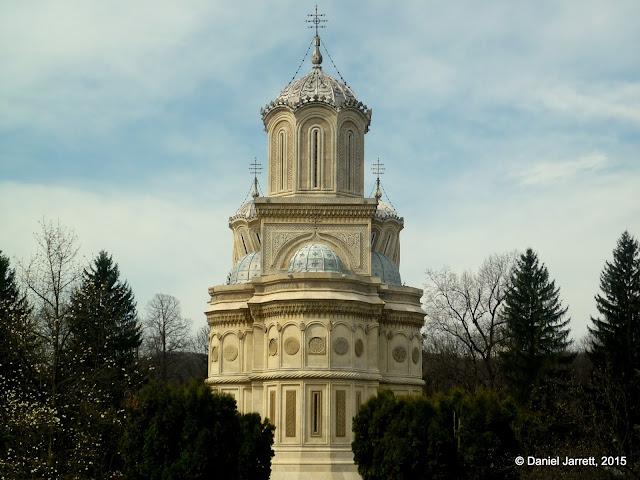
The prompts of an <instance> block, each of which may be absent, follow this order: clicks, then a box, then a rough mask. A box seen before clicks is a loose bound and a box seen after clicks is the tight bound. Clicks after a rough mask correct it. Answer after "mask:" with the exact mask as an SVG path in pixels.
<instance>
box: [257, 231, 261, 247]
mask: <svg viewBox="0 0 640 480" xmlns="http://www.w3.org/2000/svg"><path fill="white" fill-rule="evenodd" d="M256 238H257V239H258V245H260V234H259V233H258V232H256Z"/></svg>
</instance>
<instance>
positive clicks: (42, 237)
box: [19, 220, 82, 463]
mask: <svg viewBox="0 0 640 480" xmlns="http://www.w3.org/2000/svg"><path fill="white" fill-rule="evenodd" d="M40 226H41V229H42V231H41V232H40V233H36V234H35V235H34V236H35V238H36V241H37V244H38V249H37V251H36V254H35V255H34V256H33V257H31V259H30V260H29V262H28V263H26V264H24V263H20V264H19V266H20V270H21V276H22V282H23V284H24V286H25V288H26V291H27V294H28V297H29V303H30V304H31V305H32V306H33V313H34V315H35V321H36V324H37V333H38V335H39V337H40V338H41V340H42V343H43V346H44V349H45V354H46V356H47V357H48V359H49V361H48V365H47V367H48V370H49V371H48V377H49V378H48V381H49V382H48V383H49V385H50V388H49V403H50V408H51V409H53V410H54V411H55V409H56V407H57V405H58V397H59V393H60V392H59V390H60V385H61V382H63V380H64V379H63V378H62V375H61V363H62V358H63V355H64V351H65V346H66V343H67V341H68V340H69V336H70V329H69V320H70V318H69V317H70V305H71V294H72V293H73V291H74V289H75V288H76V287H77V285H78V283H79V280H80V276H81V273H82V268H81V266H80V263H79V262H78V259H77V257H78V251H79V249H80V247H79V245H78V238H77V236H76V234H75V232H74V231H73V230H71V229H69V228H67V227H65V226H64V225H61V224H60V221H58V222H57V223H56V224H55V225H54V224H53V222H51V221H49V222H46V221H45V220H42V221H41V222H40ZM52 442H53V439H52V438H51V439H50V441H49V462H50V463H52V462H53V461H54V458H53V457H54V452H53V444H52Z"/></svg>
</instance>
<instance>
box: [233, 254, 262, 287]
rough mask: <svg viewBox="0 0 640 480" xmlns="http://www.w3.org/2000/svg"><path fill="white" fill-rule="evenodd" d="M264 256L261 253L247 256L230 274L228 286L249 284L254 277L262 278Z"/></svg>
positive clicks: (239, 261)
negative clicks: (261, 266) (261, 268)
mask: <svg viewBox="0 0 640 480" xmlns="http://www.w3.org/2000/svg"><path fill="white" fill-rule="evenodd" d="M261 257H262V255H261V254H260V251H257V252H252V253H250V254H248V255H245V256H244V257H242V258H241V259H240V260H238V263H236V264H235V265H234V267H233V268H232V269H231V273H229V278H228V280H227V284H228V285H234V284H236V283H247V282H248V281H250V280H251V279H252V278H253V277H259V276H260V259H261Z"/></svg>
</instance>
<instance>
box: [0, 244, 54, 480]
mask: <svg viewBox="0 0 640 480" xmlns="http://www.w3.org/2000/svg"><path fill="white" fill-rule="evenodd" d="M43 362H44V358H43V354H42V351H41V348H40V341H39V338H38V335H37V331H36V328H35V325H34V322H33V318H32V316H31V309H30V306H29V304H28V302H27V299H26V296H25V295H24V294H23V293H22V292H21V291H20V288H19V286H18V282H17V281H16V278H15V272H14V270H12V269H11V268H10V266H9V259H8V258H7V257H5V256H4V255H2V252H0V478H36V477H38V478H41V477H42V476H44V475H46V473H47V471H48V470H49V469H48V467H47V457H48V442H47V440H46V438H47V435H46V434H47V433H48V432H50V431H51V430H52V429H53V428H55V425H56V423H57V417H56V412H55V410H53V409H51V408H50V407H49V405H48V404H49V401H48V400H49V399H48V398H47V395H46V391H42V389H41V384H40V380H42V379H43V378H44V375H43V372H44V371H45V370H46V369H45V366H44V363H43Z"/></svg>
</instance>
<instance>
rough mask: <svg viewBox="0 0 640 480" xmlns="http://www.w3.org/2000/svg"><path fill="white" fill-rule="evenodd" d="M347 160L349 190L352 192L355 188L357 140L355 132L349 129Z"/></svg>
mask: <svg viewBox="0 0 640 480" xmlns="http://www.w3.org/2000/svg"><path fill="white" fill-rule="evenodd" d="M346 150H347V151H346V161H347V191H348V192H350V191H351V190H352V189H353V179H352V178H351V177H352V175H353V161H354V158H355V142H354V140H353V132H352V131H351V130H349V131H348V132H347V145H346Z"/></svg>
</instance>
